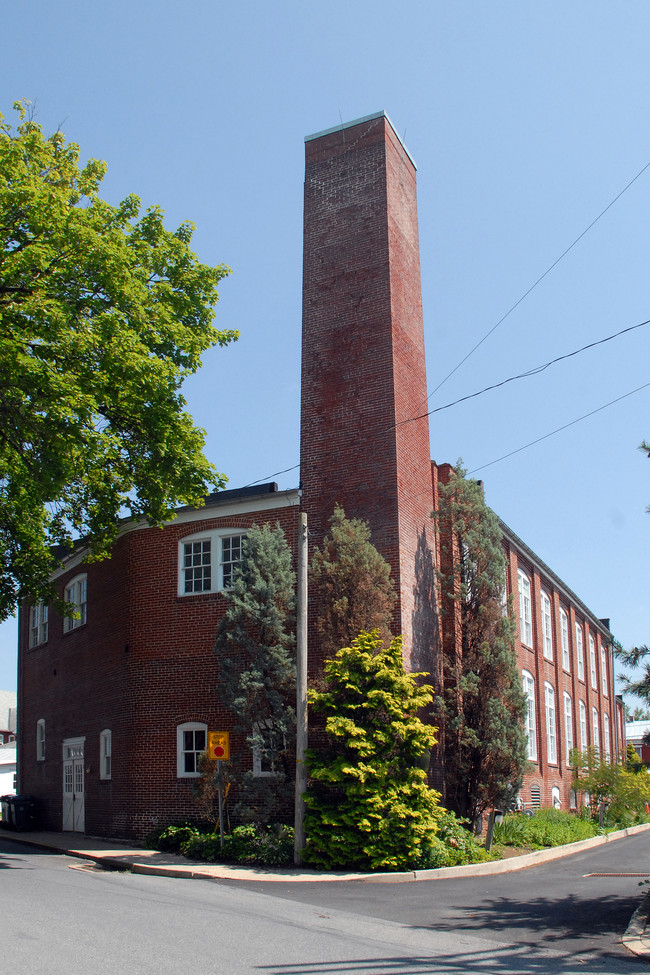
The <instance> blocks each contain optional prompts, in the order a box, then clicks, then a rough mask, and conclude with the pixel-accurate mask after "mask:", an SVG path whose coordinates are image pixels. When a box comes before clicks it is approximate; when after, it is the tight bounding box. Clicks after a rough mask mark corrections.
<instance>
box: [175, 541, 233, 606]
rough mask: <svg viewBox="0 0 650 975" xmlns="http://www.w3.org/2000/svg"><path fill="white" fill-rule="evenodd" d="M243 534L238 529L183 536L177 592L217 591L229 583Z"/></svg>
mask: <svg viewBox="0 0 650 975" xmlns="http://www.w3.org/2000/svg"><path fill="white" fill-rule="evenodd" d="M245 538H246V535H245V533H244V532H238V533H237V534H234V535H224V534H222V533H219V532H211V533H210V534H209V535H206V536H203V537H200V538H198V537H196V538H188V539H184V540H183V541H182V542H181V543H180V549H179V562H180V571H179V589H178V591H179V594H180V595H181V596H184V595H188V594H190V593H199V592H218V591H220V590H221V589H229V588H230V587H231V586H232V583H233V578H234V572H235V569H236V568H237V566H238V565H239V563H240V562H241V559H242V544H243V541H244V539H245Z"/></svg>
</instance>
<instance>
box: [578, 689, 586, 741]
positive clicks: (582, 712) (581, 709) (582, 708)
mask: <svg viewBox="0 0 650 975" xmlns="http://www.w3.org/2000/svg"><path fill="white" fill-rule="evenodd" d="M578 715H579V719H580V751H581V752H584V750H585V749H586V747H587V706H586V704H585V702H584V701H579V702H578Z"/></svg>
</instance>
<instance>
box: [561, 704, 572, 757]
mask: <svg viewBox="0 0 650 975" xmlns="http://www.w3.org/2000/svg"><path fill="white" fill-rule="evenodd" d="M562 696H563V699H564V742H565V749H564V751H565V754H566V763H567V765H571V752H572V751H573V702H572V700H571V695H570V694H568V693H567V692H566V691H564V693H563V695H562Z"/></svg>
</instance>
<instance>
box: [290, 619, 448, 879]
mask: <svg viewBox="0 0 650 975" xmlns="http://www.w3.org/2000/svg"><path fill="white" fill-rule="evenodd" d="M424 676H426V675H424V674H407V673H406V672H405V670H404V663H403V660H402V643H401V640H400V639H395V640H393V641H392V643H391V644H390V645H389V646H388V647H385V646H384V645H383V643H382V641H381V639H380V637H379V633H378V631H376V630H375V631H373V632H372V633H361V634H360V635H359V636H358V637H357V639H356V640H354V641H353V643H352V646H350V647H345V648H343V649H342V650H339V652H338V653H337V654H336V655H335V657H334V658H333V659H332V660H329V661H328V662H327V663H326V665H325V690H323V691H312V692H311V693H310V703H311V706H312V708H313V709H314V710H315V711H318V712H320V713H322V714H324V715H325V716H326V726H325V727H326V731H327V736H328V739H329V744H328V745H327V746H326V747H324V748H321V749H312V750H310V751H309V752H308V756H307V762H308V769H309V774H310V777H311V783H310V786H309V790H308V792H307V794H306V797H305V801H306V804H307V814H306V819H305V831H306V835H307V847H306V849H305V853H304V858H305V860H306V861H307V862H308V863H311V864H313V865H314V866H318V867H322V868H325V869H332V868H349V869H361V870H378V869H381V870H402V869H405V868H408V867H411V866H413V864H414V863H415V862H416V861H417V860H418V858H419V856H420V854H421V852H422V851H423V850H424V849H426V848H427V846H428V845H429V844H430V841H431V839H432V838H433V837H434V836H435V833H436V830H437V819H438V815H439V808H438V800H439V798H440V797H439V795H438V793H437V792H435V791H433V790H432V789H430V788H429V786H428V785H427V777H426V772H425V771H424V770H423V768H422V765H423V764H428V761H427V762H423V758H424V757H425V756H427V755H428V751H429V749H430V748H431V747H432V746H433V745H434V744H435V742H436V738H435V730H436V729H435V728H433V727H431V726H430V725H425V724H423V722H422V721H420V719H419V718H418V717H417V713H418V711H419V710H420V709H421V708H423V707H424V706H425V705H427V704H428V703H429V702H430V701H431V697H432V688H431V687H429V686H427V685H424V686H418V683H417V679H418V678H420V677H424Z"/></svg>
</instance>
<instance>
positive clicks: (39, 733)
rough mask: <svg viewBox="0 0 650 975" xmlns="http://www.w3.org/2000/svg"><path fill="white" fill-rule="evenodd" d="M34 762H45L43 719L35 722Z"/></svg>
mask: <svg viewBox="0 0 650 975" xmlns="http://www.w3.org/2000/svg"><path fill="white" fill-rule="evenodd" d="M36 760H37V761H38V762H44V761H45V718H39V720H38V721H37V722H36Z"/></svg>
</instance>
